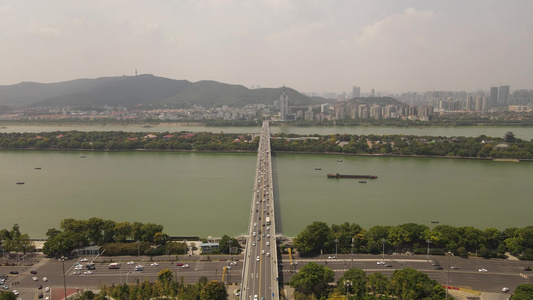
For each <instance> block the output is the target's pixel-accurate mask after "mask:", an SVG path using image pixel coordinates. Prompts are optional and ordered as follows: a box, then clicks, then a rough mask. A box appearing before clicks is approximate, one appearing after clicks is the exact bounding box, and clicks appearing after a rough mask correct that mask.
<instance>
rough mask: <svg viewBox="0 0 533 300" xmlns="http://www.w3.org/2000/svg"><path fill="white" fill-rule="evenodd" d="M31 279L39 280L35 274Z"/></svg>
mask: <svg viewBox="0 0 533 300" xmlns="http://www.w3.org/2000/svg"><path fill="white" fill-rule="evenodd" d="M31 279H33V281H37V280H39V278H37V277H35V276H34V277H32V278H31Z"/></svg>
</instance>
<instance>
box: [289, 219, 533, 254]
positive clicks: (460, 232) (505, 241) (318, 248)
mask: <svg viewBox="0 0 533 300" xmlns="http://www.w3.org/2000/svg"><path fill="white" fill-rule="evenodd" d="M336 239H337V240H338V244H337V245H336V243H335V240H336ZM352 239H353V251H354V253H372V254H379V253H381V252H382V251H383V246H385V251H386V252H387V253H390V252H407V251H409V252H413V253H417V254H426V253H427V246H428V242H427V241H429V244H430V248H431V251H430V253H431V255H444V254H445V253H447V252H448V251H449V252H452V253H453V254H454V255H460V256H463V257H467V256H469V255H472V254H474V255H476V254H477V255H478V256H481V257H485V258H491V257H504V254H505V252H507V251H509V252H511V253H512V254H513V255H515V256H517V257H519V258H520V259H524V260H533V226H528V227H524V228H508V229H505V230H503V231H499V230H498V229H495V228H487V229H485V230H480V229H477V228H474V227H453V226H449V225H437V226H435V227H434V228H433V229H430V228H429V227H428V226H426V225H419V224H414V223H406V224H401V225H398V226H374V227H371V228H370V229H368V230H367V229H364V228H361V226H359V225H357V224H353V223H351V224H350V223H348V222H345V223H343V224H341V225H332V226H331V227H329V226H328V225H327V224H326V223H323V222H313V223H312V224H310V225H309V226H307V227H306V228H305V229H304V230H303V231H302V232H300V233H299V234H298V236H297V237H296V238H295V239H294V245H295V247H296V248H297V249H298V252H299V254H300V255H301V256H304V257H305V256H315V255H319V254H321V253H335V246H337V251H338V253H351V251H352Z"/></svg>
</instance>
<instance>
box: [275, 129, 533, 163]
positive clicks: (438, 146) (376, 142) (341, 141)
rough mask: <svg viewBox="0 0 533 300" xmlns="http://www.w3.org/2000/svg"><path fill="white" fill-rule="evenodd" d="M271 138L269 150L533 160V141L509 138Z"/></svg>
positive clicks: (397, 136) (366, 136) (352, 136)
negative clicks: (507, 139)
mask: <svg viewBox="0 0 533 300" xmlns="http://www.w3.org/2000/svg"><path fill="white" fill-rule="evenodd" d="M274 137H275V138H273V139H272V143H271V148H272V151H296V152H337V153H353V154H381V155H423V156H450V157H473V158H524V159H531V158H533V141H524V140H521V139H516V138H514V136H512V137H511V136H510V137H509V139H511V141H506V140H505V139H504V138H493V137H488V136H485V135H481V136H478V137H454V138H448V137H441V136H439V137H434V136H414V135H373V134H371V135H351V134H332V135H325V136H319V135H310V136H308V137H309V139H287V138H294V137H300V136H296V135H285V134H278V135H275V136H274Z"/></svg>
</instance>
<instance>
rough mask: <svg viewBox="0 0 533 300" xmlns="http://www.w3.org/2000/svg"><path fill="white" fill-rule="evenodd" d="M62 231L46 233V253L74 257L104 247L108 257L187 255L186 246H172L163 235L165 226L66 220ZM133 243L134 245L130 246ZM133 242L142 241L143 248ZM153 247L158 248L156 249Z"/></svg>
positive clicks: (62, 224)
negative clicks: (89, 248)
mask: <svg viewBox="0 0 533 300" xmlns="http://www.w3.org/2000/svg"><path fill="white" fill-rule="evenodd" d="M59 228H60V229H61V230H57V229H55V228H51V229H49V230H48V231H47V232H46V236H47V237H48V240H47V241H46V243H44V247H43V252H44V254H47V255H49V256H70V254H71V252H72V251H73V250H75V249H78V248H81V247H86V246H91V245H102V251H103V250H104V249H105V250H106V252H105V255H109V256H111V255H137V254H138V251H142V252H141V254H143V255H162V254H166V253H169V254H183V253H185V245H176V244H175V243H169V241H170V238H169V237H168V235H166V234H164V233H162V232H163V226H162V225H157V224H152V223H147V224H143V223H139V222H135V223H129V222H118V223H117V222H115V221H112V220H103V219H100V218H91V219H88V220H75V219H64V220H62V221H61V223H60V225H59ZM127 241H130V243H126V242H127ZM131 241H138V243H139V244H137V243H136V242H135V243H132V242H131ZM151 245H158V246H159V247H157V248H156V249H152V247H150V246H151Z"/></svg>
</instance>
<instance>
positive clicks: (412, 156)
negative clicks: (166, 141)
mask: <svg viewBox="0 0 533 300" xmlns="http://www.w3.org/2000/svg"><path fill="white" fill-rule="evenodd" d="M0 151H58V152H190V153H257V151H250V150H218V151H214V150H179V149H59V148H48V149H34V148H19V149H0ZM276 153H282V154H315V155H316V154H326V155H345V156H367V157H400V158H401V157H407V158H439V159H462V160H485V161H495V162H533V159H527V158H519V159H518V158H492V157H461V156H438V155H415V154H412V155H404V154H369V153H341V152H300V151H272V154H273V155H275V154H276Z"/></svg>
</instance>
